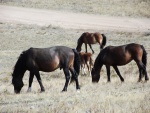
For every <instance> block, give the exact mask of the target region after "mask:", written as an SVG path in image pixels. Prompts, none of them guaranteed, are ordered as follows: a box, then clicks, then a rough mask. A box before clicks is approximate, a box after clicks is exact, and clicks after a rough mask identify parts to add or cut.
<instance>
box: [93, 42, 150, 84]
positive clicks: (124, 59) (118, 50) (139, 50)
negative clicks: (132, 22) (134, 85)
mask: <svg viewBox="0 0 150 113" xmlns="http://www.w3.org/2000/svg"><path fill="white" fill-rule="evenodd" d="M132 60H134V61H135V62H136V64H137V66H138V68H139V73H140V74H139V80H138V81H139V82H140V81H141V79H142V77H143V76H142V75H145V81H147V80H149V77H148V76H147V71H146V63H147V53H146V50H145V48H144V47H143V46H142V45H139V44H135V43H131V44H127V45H122V46H108V47H106V48H104V49H103V50H102V51H101V52H100V53H99V55H98V56H97V58H96V60H95V63H94V67H93V69H92V72H91V74H92V82H98V81H99V79H100V71H101V68H102V66H103V65H106V69H107V77H108V81H110V66H113V68H114V69H115V71H116V73H117V74H118V76H119V77H120V80H121V81H122V82H123V81H124V79H123V77H122V76H121V74H120V72H119V70H118V68H117V66H122V65H126V64H128V63H129V62H130V61H132Z"/></svg>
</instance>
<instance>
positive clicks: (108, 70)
mask: <svg viewBox="0 0 150 113" xmlns="http://www.w3.org/2000/svg"><path fill="white" fill-rule="evenodd" d="M106 70H107V82H110V66H108V65H106Z"/></svg>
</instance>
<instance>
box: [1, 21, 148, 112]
mask: <svg viewBox="0 0 150 113" xmlns="http://www.w3.org/2000/svg"><path fill="white" fill-rule="evenodd" d="M86 31H89V32H94V30H86ZM83 32H84V30H76V29H62V28H55V27H52V26H49V27H39V26H35V25H21V24H20V25H16V24H7V23H6V24H4V23H1V24H0V36H1V38H0V40H1V42H3V43H1V45H0V85H1V88H0V111H1V112H13V113H18V112H21V113H22V112H28V113H37V112H39V113H41V112H50V113H70V112H71V113H104V112H107V113H121V112H122V113H149V112H150V96H149V95H150V88H149V87H150V82H147V83H137V80H138V75H139V74H138V69H137V66H136V64H135V62H131V63H130V64H128V65H126V66H122V67H119V70H120V72H121V74H122V76H123V77H124V78H125V83H123V84H121V82H120V80H119V77H118V76H116V73H115V72H114V70H111V75H112V76H111V81H112V82H111V83H107V82H106V81H107V77H106V70H105V67H103V70H102V72H101V80H100V82H99V83H98V84H92V83H91V77H89V76H79V83H80V86H81V91H80V93H77V92H76V90H75V84H71V85H69V87H68V91H67V92H66V93H61V90H62V88H63V86H64V83H65V78H64V74H63V71H62V70H59V69H58V70H56V71H54V72H51V73H44V72H40V73H41V77H42V80H43V84H44V86H45V89H46V92H45V93H40V90H39V89H40V87H39V84H38V83H37V80H36V79H35V78H34V81H33V86H32V92H31V93H27V92H26V90H27V88H28V78H29V76H28V74H29V72H28V71H27V72H26V73H25V75H24V78H23V81H24V84H25V86H24V87H23V89H22V92H21V94H19V95H16V94H14V93H13V86H12V85H11V73H12V70H13V66H14V65H15V63H16V61H17V58H18V56H19V54H20V53H21V52H22V51H23V50H26V49H28V48H29V47H50V46H55V45H64V46H69V47H72V48H75V47H76V41H77V39H78V38H79V36H80V35H81V34H82V33H83ZM98 32H101V33H105V34H106V36H107V39H108V41H107V45H122V44H126V43H131V42H136V43H140V44H143V45H144V47H145V48H146V50H147V52H148V53H149V52H150V48H149V44H150V40H149V38H150V35H147V33H143V32H142V33H137V32H136V33H127V32H113V31H111V32H110V31H98ZM93 49H94V50H95V52H96V53H95V54H94V57H93V58H94V59H95V57H96V56H97V54H98V53H99V46H98V45H93ZM83 50H84V48H83ZM88 50H89V49H88ZM149 58H150V55H149V54H148V65H147V71H148V73H149V74H150V68H149V66H150V60H149Z"/></svg>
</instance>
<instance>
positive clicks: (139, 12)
mask: <svg viewBox="0 0 150 113" xmlns="http://www.w3.org/2000/svg"><path fill="white" fill-rule="evenodd" d="M0 4H7V5H15V6H22V7H31V8H40V9H53V10H67V11H74V12H83V13H91V14H99V15H111V16H130V17H147V18H149V17H150V13H149V12H150V7H149V6H150V0H1V1H0Z"/></svg>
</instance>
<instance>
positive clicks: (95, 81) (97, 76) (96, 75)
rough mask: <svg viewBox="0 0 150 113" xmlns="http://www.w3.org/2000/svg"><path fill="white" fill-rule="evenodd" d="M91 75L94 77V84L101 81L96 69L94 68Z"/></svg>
mask: <svg viewBox="0 0 150 113" xmlns="http://www.w3.org/2000/svg"><path fill="white" fill-rule="evenodd" d="M91 75H92V82H93V83H98V81H99V79H100V75H99V73H98V72H97V71H96V70H95V69H94V68H92V71H91Z"/></svg>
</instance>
